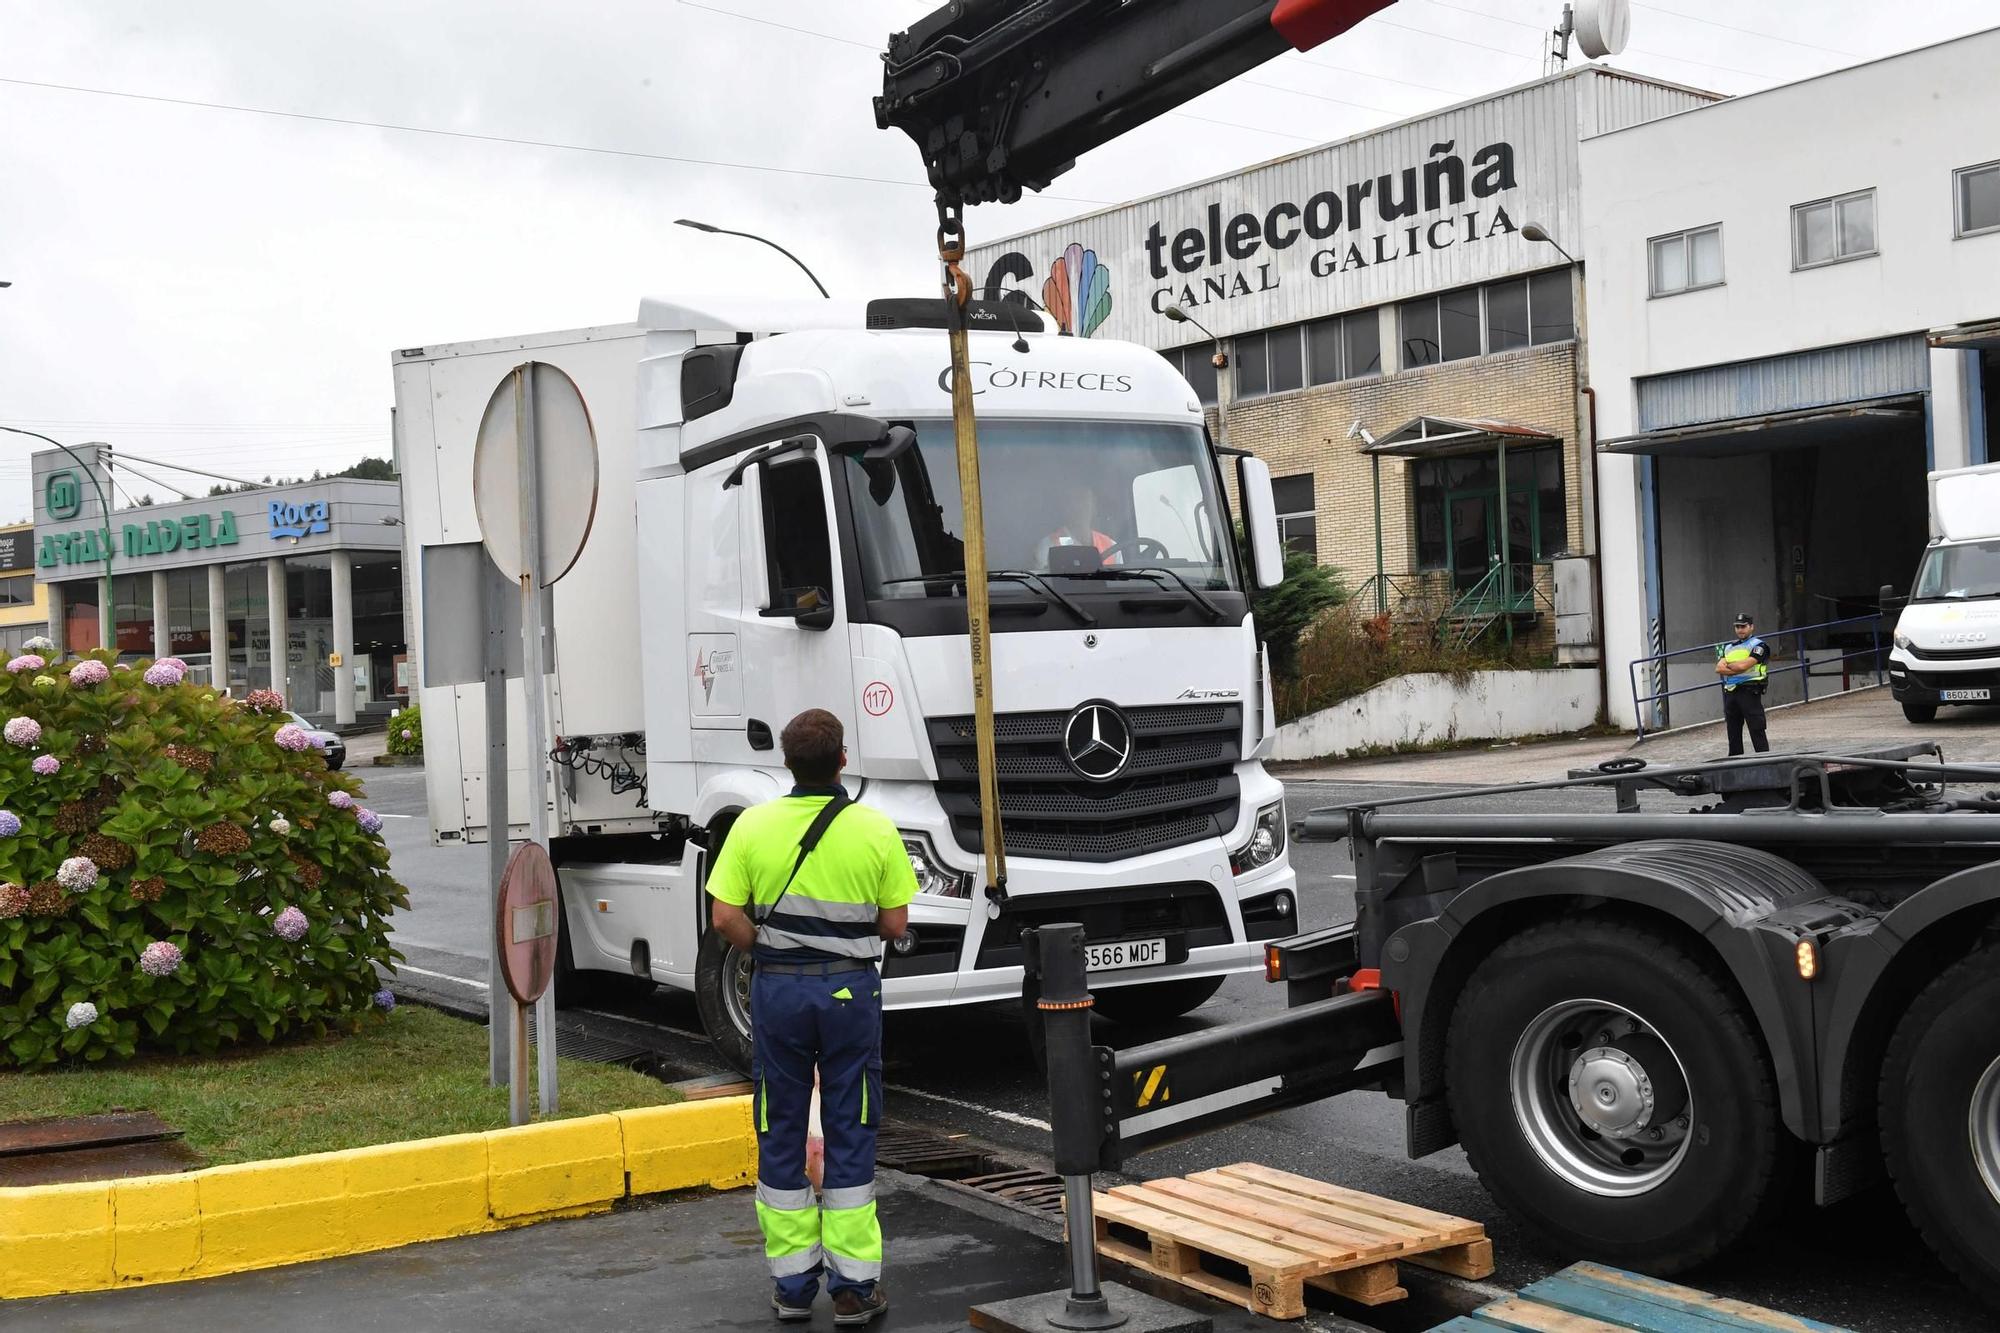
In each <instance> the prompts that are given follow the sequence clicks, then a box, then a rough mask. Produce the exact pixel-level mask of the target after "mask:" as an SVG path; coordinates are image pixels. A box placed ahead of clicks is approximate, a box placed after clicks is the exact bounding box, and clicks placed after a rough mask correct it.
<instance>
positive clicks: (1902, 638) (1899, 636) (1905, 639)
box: [1889, 630, 1910, 649]
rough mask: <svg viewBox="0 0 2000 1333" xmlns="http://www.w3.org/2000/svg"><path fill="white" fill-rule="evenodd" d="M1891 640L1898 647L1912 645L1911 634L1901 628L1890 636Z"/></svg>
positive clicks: (1904, 647)
mask: <svg viewBox="0 0 2000 1333" xmlns="http://www.w3.org/2000/svg"><path fill="white" fill-rule="evenodd" d="M1889 642H1891V643H1893V644H1895V645H1896V646H1897V647H1898V648H1903V649H1907V648H1909V647H1910V636H1909V635H1907V634H1905V633H1903V631H1901V630H1897V631H1896V632H1895V633H1894V634H1891V635H1890V636H1889Z"/></svg>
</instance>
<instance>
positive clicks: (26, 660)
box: [7, 653, 48, 676]
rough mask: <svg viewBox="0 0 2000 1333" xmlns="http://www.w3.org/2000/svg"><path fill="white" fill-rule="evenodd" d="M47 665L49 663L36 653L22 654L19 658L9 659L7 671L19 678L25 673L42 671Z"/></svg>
mask: <svg viewBox="0 0 2000 1333" xmlns="http://www.w3.org/2000/svg"><path fill="white" fill-rule="evenodd" d="M47 665H48V662H47V661H46V660H44V659H43V658H42V657H41V656H39V655H38V654H35V653H22V654H21V655H20V656H19V657H10V658H8V659H7V669H8V670H9V671H11V672H13V673H14V674H15V675H17V676H18V675H20V674H21V673H22V672H23V671H40V670H41V669H42V668H43V667H45V666H47Z"/></svg>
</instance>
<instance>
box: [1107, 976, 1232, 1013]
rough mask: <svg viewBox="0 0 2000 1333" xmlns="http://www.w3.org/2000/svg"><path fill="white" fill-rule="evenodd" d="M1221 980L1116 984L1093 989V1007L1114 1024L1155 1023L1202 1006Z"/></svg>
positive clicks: (1204, 978) (1216, 989)
mask: <svg viewBox="0 0 2000 1333" xmlns="http://www.w3.org/2000/svg"><path fill="white" fill-rule="evenodd" d="M1222 982H1223V978H1221V977H1187V978H1184V979H1182V980H1179V981H1153V982H1148V983H1147V984H1145V985H1143V986H1118V987H1115V988H1113V989H1109V990H1101V991H1093V992H1092V993H1091V998H1092V999H1094V1000H1095V1001H1096V1003H1095V1004H1094V1005H1093V1006H1092V1007H1093V1008H1095V1009H1096V1010H1097V1012H1098V1013H1100V1014H1103V1015H1104V1016H1105V1017H1106V1018H1108V1019H1111V1020H1112V1021H1113V1022H1116V1023H1133V1024H1139V1023H1158V1022H1161V1021H1163V1020H1165V1019H1169V1018H1179V1017H1180V1016H1181V1015H1182V1014H1190V1013H1193V1012H1194V1011H1195V1010H1197V1009H1199V1008H1201V1007H1202V1006H1203V1005H1204V1004H1207V1003H1208V1002H1209V1000H1210V999H1211V998H1212V997H1213V996H1214V995H1215V993H1216V992H1217V991H1219V990H1221V989H1222Z"/></svg>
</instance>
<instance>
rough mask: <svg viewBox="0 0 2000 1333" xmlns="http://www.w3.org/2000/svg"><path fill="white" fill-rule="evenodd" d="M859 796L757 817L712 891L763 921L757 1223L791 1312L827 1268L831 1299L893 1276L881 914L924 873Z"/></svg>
mask: <svg viewBox="0 0 2000 1333" xmlns="http://www.w3.org/2000/svg"><path fill="white" fill-rule="evenodd" d="M836 797H839V799H841V800H842V801H843V803H844V808H842V809H841V810H840V811H839V812H838V814H837V815H836V816H835V817H834V819H833V822H832V823H830V824H828V825H826V826H825V829H824V832H823V834H822V835H821V838H820V841H819V842H818V843H817V845H815V846H814V847H813V848H812V849H811V851H810V853H809V854H808V855H807V856H806V858H805V859H804V860H803V861H800V860H799V859H798V857H799V849H800V843H801V839H802V838H803V837H804V836H805V834H806V832H807V830H808V829H809V828H810V827H811V826H812V824H813V822H814V820H815V819H817V818H818V817H819V815H820V814H821V812H822V810H823V809H824V808H825V807H826V805H827V803H828V801H829V800H832V799H834V798H836ZM845 801H846V798H845V796H844V795H843V794H842V792H841V788H840V787H839V786H837V785H830V786H826V787H804V786H800V787H794V788H793V789H792V792H791V794H790V795H789V796H785V797H782V798H780V799H779V800H775V801H767V802H765V803H764V804H763V805H759V806H753V807H752V808H750V809H748V810H746V811H744V812H743V814H742V815H741V816H739V817H738V818H737V820H736V823H735V825H734V826H733V827H732V828H731V829H730V831H729V838H728V840H727V841H726V842H724V843H723V845H722V853H721V855H719V856H718V857H717V858H716V861H715V869H714V871H713V872H712V873H711V874H710V876H709V880H708V891H709V893H711V894H713V895H714V896H715V897H716V898H718V899H720V900H721V901H723V902H725V903H732V904H734V905H736V906H738V907H743V908H745V910H746V911H748V912H749V914H750V916H751V918H752V919H753V920H755V921H757V922H758V928H757V947H756V950H755V953H754V955H753V957H754V959H755V964H756V971H755V975H754V976H753V978H752V980H751V985H750V1024H751V1029H752V1039H753V1044H754V1052H755V1054H754V1062H753V1066H752V1071H751V1072H752V1075H753V1077H754V1078H755V1080H756V1085H757V1088H756V1106H755V1114H756V1120H757V1221H758V1224H759V1225H760V1226H761V1227H762V1228H763V1232H764V1254H765V1257H766V1259H768V1260H769V1262H770V1266H771V1276H772V1277H773V1278H774V1279H775V1280H776V1282H777V1287H778V1294H779V1296H780V1297H782V1298H783V1300H784V1302H785V1303H786V1304H787V1305H791V1306H810V1305H811V1304H812V1301H813V1297H814V1295H815V1294H816V1293H817V1291H818V1289H819V1280H820V1272H821V1269H822V1268H824V1269H825V1272H826V1279H827V1289H828V1290H829V1291H830V1292H833V1293H839V1292H841V1291H843V1290H854V1291H857V1292H862V1293H866V1292H867V1291H869V1290H870V1289H871V1288H872V1287H873V1284H874V1282H875V1280H876V1279H877V1278H878V1277H879V1276H881V1273H882V1228H881V1224H880V1223H879V1222H878V1221H877V1219H876V1216H875V1131H876V1127H877V1126H878V1125H880V1123H881V1119H882V980H881V975H880V973H879V972H878V971H877V967H876V964H877V961H878V960H879V959H880V958H881V956H882V941H881V939H880V937H879V936H878V934H877V932H876V914H877V913H878V912H880V911H882V910H883V909H885V908H887V909H894V908H898V907H903V906H906V905H908V903H909V902H910V900H911V898H912V897H914V896H915V894H916V891H917V881H916V875H915V874H914V873H913V872H912V871H911V869H910V858H909V854H908V853H907V852H906V851H905V850H904V848H903V839H902V835H901V834H899V833H898V832H897V831H896V826H895V825H894V824H893V823H891V822H890V821H889V819H888V818H887V817H886V816H884V815H883V814H882V813H881V812H880V811H877V810H872V809H870V808H869V807H867V806H864V805H853V804H845ZM788 883H789V887H787V884H788ZM774 904H775V908H774V906H773V905H774ZM815 1068H817V1069H818V1071H819V1088H820V1123H821V1128H822V1132H823V1133H824V1134H825V1138H826V1159H825V1170H824V1174H823V1176H822V1179H821V1188H820V1194H819V1197H818V1198H817V1199H815V1198H814V1196H813V1190H812V1186H811V1185H810V1184H809V1183H808V1181H807V1179H806V1125H807V1117H808V1114H809V1112H810V1109H811V1104H812V1090H813V1071H814V1069H815Z"/></svg>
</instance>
